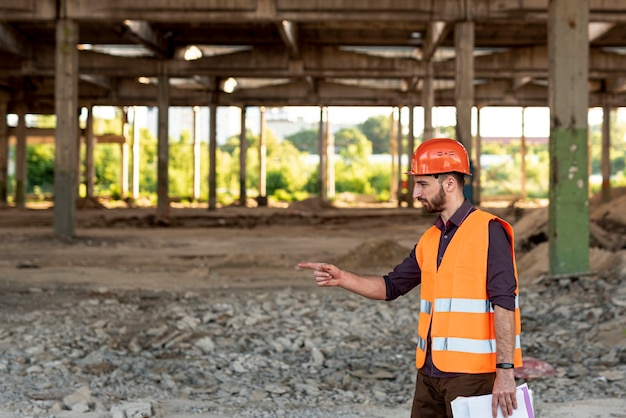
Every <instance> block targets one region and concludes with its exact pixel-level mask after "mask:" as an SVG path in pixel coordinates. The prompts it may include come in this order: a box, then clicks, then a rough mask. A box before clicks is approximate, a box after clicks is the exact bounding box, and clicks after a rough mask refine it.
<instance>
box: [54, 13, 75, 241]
mask: <svg viewBox="0 0 626 418" xmlns="http://www.w3.org/2000/svg"><path fill="white" fill-rule="evenodd" d="M77 42H78V24H77V23H76V22H74V21H71V20H67V19H59V20H58V21H57V23H56V52H55V55H56V58H55V60H56V63H55V82H54V101H55V112H56V117H57V126H56V130H55V141H56V142H55V159H54V219H53V224H54V235H55V237H57V238H72V237H73V236H74V233H75V223H76V216H75V214H76V171H77V167H76V163H77V160H78V158H77V154H78V149H77V147H76V145H77V144H78V138H77V136H78V131H77V129H76V127H77V126H78V113H77V109H78V50H77V49H76V44H77Z"/></svg>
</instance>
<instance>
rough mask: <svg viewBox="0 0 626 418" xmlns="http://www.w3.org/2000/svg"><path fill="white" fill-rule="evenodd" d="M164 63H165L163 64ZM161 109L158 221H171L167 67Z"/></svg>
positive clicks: (160, 95)
mask: <svg viewBox="0 0 626 418" xmlns="http://www.w3.org/2000/svg"><path fill="white" fill-rule="evenodd" d="M161 65H163V63H162V64H161ZM157 103H158V109H159V116H158V120H159V127H158V139H157V140H158V143H157V211H156V221H157V222H158V223H159V222H165V223H167V222H168V221H169V211H170V202H169V170H168V165H169V138H168V136H169V117H168V115H169V105H170V86H169V78H168V76H167V74H166V72H165V68H163V67H162V68H161V72H160V74H159V86H158V97H157Z"/></svg>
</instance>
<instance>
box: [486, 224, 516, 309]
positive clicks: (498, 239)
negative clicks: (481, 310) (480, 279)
mask: <svg viewBox="0 0 626 418" xmlns="http://www.w3.org/2000/svg"><path fill="white" fill-rule="evenodd" d="M516 288H517V282H516V280H515V270H514V269H513V255H512V253H511V239H510V237H509V234H508V233H507V232H506V230H505V229H504V225H502V224H501V223H500V222H499V221H496V220H492V221H490V222H489V250H488V255H487V295H488V296H489V300H490V301H491V303H492V304H494V305H498V306H500V307H502V308H504V309H507V310H509V311H514V310H515V289H516Z"/></svg>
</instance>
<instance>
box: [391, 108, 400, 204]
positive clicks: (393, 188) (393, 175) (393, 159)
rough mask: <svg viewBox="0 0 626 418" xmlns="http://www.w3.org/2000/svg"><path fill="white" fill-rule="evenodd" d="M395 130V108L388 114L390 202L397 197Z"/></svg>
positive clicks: (396, 144)
mask: <svg viewBox="0 0 626 418" xmlns="http://www.w3.org/2000/svg"><path fill="white" fill-rule="evenodd" d="M397 128H398V126H397V125H396V118H395V108H392V109H391V113H390V114H389V155H390V156H391V167H390V170H391V171H390V175H389V200H390V201H391V202H396V199H397V197H398V178H397V174H398V172H397V170H396V162H397V160H396V153H397V151H398V143H397V141H398V136H397V134H396V129H397Z"/></svg>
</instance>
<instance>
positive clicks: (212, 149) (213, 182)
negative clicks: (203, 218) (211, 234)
mask: <svg viewBox="0 0 626 418" xmlns="http://www.w3.org/2000/svg"><path fill="white" fill-rule="evenodd" d="M216 164H217V104H215V103H213V102H212V103H211V104H210V105H209V210H215V209H216V208H217V168H216V167H215V165H216Z"/></svg>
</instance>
